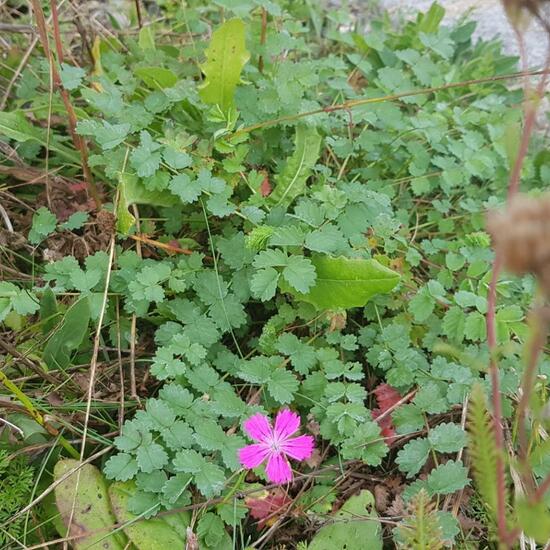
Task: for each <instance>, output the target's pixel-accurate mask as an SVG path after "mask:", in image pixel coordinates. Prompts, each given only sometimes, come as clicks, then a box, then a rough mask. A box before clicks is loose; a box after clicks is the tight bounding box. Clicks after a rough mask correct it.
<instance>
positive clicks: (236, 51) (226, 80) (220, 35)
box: [199, 19, 250, 113]
mask: <svg viewBox="0 0 550 550" xmlns="http://www.w3.org/2000/svg"><path fill="white" fill-rule="evenodd" d="M205 54H206V58H207V61H206V62H205V63H204V64H202V65H201V70H202V72H203V73H204V75H205V80H204V83H203V84H202V85H201V86H200V88H199V95H200V97H201V99H202V100H203V101H204V102H205V103H207V104H210V105H218V106H219V107H220V109H221V110H222V111H223V112H224V113H225V112H227V111H228V110H229V109H230V108H231V107H232V106H233V104H234V95H235V88H236V87H237V84H239V82H240V80H241V71H242V69H243V67H244V66H245V64H246V62H247V61H248V59H249V58H250V54H249V52H248V51H247V50H246V45H245V25H244V23H243V22H242V21H241V20H240V19H230V20H229V21H226V22H225V23H224V24H223V25H222V26H221V27H219V28H218V29H217V30H216V31H215V32H214V33H213V34H212V38H211V39H210V44H209V46H208V48H207V49H206V51H205Z"/></svg>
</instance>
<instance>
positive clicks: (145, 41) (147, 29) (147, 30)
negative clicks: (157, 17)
mask: <svg viewBox="0 0 550 550" xmlns="http://www.w3.org/2000/svg"><path fill="white" fill-rule="evenodd" d="M138 45H139V47H140V48H141V49H142V50H144V51H147V50H155V49H156V47H155V33H154V31H153V26H152V25H145V26H144V27H142V28H141V29H139V35H138Z"/></svg>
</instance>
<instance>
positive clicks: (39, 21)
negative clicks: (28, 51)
mask: <svg viewBox="0 0 550 550" xmlns="http://www.w3.org/2000/svg"><path fill="white" fill-rule="evenodd" d="M31 3H32V7H33V11H34V15H35V18H36V25H37V27H38V34H39V36H40V42H41V44H42V48H43V49H44V55H45V56H46V58H47V59H48V61H49V63H50V67H51V72H52V78H53V82H54V86H55V87H56V88H57V89H58V90H59V93H60V95H61V99H62V100H63V104H64V106H65V110H66V111H67V116H68V122H69V132H70V134H71V139H72V141H73V144H74V146H75V148H76V149H77V150H78V151H79V152H80V160H81V164H82V171H83V173H84V179H85V180H86V188H87V190H88V193H89V194H90V196H91V197H92V198H93V200H94V202H95V204H96V207H97V208H100V207H101V199H100V196H99V192H98V190H97V187H96V185H95V183H94V179H93V176H92V172H91V170H90V167H89V165H88V147H87V145H86V141H85V140H84V139H83V138H82V137H81V136H79V135H78V134H77V133H76V124H77V122H78V120H77V118H76V113H75V110H74V107H73V105H72V103H71V99H70V96H69V92H68V91H67V90H66V89H65V88H64V87H63V83H62V82H61V77H60V75H59V71H58V70H57V66H56V64H55V60H54V57H53V54H52V52H51V49H50V44H49V40H48V31H47V26H46V19H45V17H44V11H43V10H42V6H41V5H40V2H39V0H31ZM50 5H51V9H52V21H53V26H54V37H55V46H56V53H57V57H58V59H59V62H60V63H61V62H62V60H63V48H62V43H61V34H60V31H59V20H58V17H57V3H56V0H51V1H50Z"/></svg>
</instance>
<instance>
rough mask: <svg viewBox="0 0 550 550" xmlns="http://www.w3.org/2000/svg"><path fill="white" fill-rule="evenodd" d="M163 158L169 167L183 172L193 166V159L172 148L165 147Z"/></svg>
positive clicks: (183, 152)
mask: <svg viewBox="0 0 550 550" xmlns="http://www.w3.org/2000/svg"><path fill="white" fill-rule="evenodd" d="M162 156H163V158H164V161H165V162H166V164H168V166H171V167H172V168H174V169H175V170H181V169H182V168H187V167H188V166H191V164H192V162H193V161H192V159H191V157H190V156H189V155H188V154H187V153H186V152H185V151H178V150H177V149H173V148H172V147H165V148H164V150H163V152H162Z"/></svg>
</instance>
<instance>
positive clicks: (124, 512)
mask: <svg viewBox="0 0 550 550" xmlns="http://www.w3.org/2000/svg"><path fill="white" fill-rule="evenodd" d="M135 494H136V486H135V484H134V483H133V482H126V483H120V482H117V483H113V484H112V485H111V486H110V487H109V498H110V500H111V505H112V508H113V512H114V514H115V516H116V519H117V521H118V523H119V524H121V525H124V527H123V529H124V533H125V534H126V535H127V536H128V538H129V539H130V541H131V542H132V543H133V545H134V546H135V547H136V549H137V550H156V549H157V548H173V549H175V548H184V547H185V541H186V539H187V534H186V529H187V527H188V526H189V523H190V516H189V512H177V513H174V514H170V515H169V516H163V517H157V518H149V519H145V520H143V519H141V520H140V521H134V520H135V519H136V517H137V516H135V515H134V514H132V513H131V512H129V510H128V500H129V499H130V498H132V497H133V496H134V495H135Z"/></svg>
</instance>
